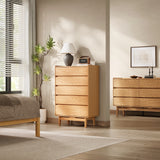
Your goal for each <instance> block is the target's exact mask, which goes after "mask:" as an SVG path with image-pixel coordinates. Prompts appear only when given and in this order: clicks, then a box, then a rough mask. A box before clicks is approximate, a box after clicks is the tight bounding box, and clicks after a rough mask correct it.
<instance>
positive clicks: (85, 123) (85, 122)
mask: <svg viewBox="0 0 160 160" xmlns="http://www.w3.org/2000/svg"><path fill="white" fill-rule="evenodd" d="M84 127H85V128H87V118H85V120H84Z"/></svg>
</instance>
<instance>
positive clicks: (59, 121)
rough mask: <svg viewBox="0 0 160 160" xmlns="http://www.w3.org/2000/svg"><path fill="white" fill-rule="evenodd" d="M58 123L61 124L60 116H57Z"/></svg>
mask: <svg viewBox="0 0 160 160" xmlns="http://www.w3.org/2000/svg"><path fill="white" fill-rule="evenodd" d="M58 125H59V126H61V117H60V116H59V118H58Z"/></svg>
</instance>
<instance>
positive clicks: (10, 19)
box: [0, 0, 25, 90]
mask: <svg viewBox="0 0 160 160" xmlns="http://www.w3.org/2000/svg"><path fill="white" fill-rule="evenodd" d="M24 21H25V18H24V5H23V0H0V77H1V78H2V77H5V78H6V77H10V78H11V80H10V81H11V88H12V90H19V89H20V88H21V86H22V83H23V82H22V81H23V76H24V63H23V62H24V41H25V40H24V38H25V35H24V34H25V33H24V24H25V23H24ZM0 85H1V84H0Z"/></svg>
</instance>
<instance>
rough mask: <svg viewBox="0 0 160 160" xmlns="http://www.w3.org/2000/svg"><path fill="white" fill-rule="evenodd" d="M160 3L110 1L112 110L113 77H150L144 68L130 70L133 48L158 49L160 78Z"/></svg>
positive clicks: (156, 69)
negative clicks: (152, 47)
mask: <svg viewBox="0 0 160 160" xmlns="http://www.w3.org/2000/svg"><path fill="white" fill-rule="evenodd" d="M159 26H160V1H159V0H111V1H110V64H111V65H110V82H111V85H110V103H111V104H110V106H111V109H115V107H113V103H112V95H113V89H112V87H113V85H112V81H113V77H129V76H130V75H138V76H142V77H144V76H145V75H147V74H148V69H145V68H143V69H142V68H137V69H136V68H130V47H131V46H144V45H145V46H147V45H157V46H158V56H157V62H158V67H157V68H155V69H154V74H155V75H156V77H160V64H159V51H160V27H159Z"/></svg>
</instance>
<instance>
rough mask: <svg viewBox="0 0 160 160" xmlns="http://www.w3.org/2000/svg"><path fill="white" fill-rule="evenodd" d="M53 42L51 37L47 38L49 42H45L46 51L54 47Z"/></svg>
mask: <svg viewBox="0 0 160 160" xmlns="http://www.w3.org/2000/svg"><path fill="white" fill-rule="evenodd" d="M54 43H55V42H54V41H53V38H52V37H51V36H49V40H48V41H47V49H48V50H49V49H52V47H53V46H54Z"/></svg>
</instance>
